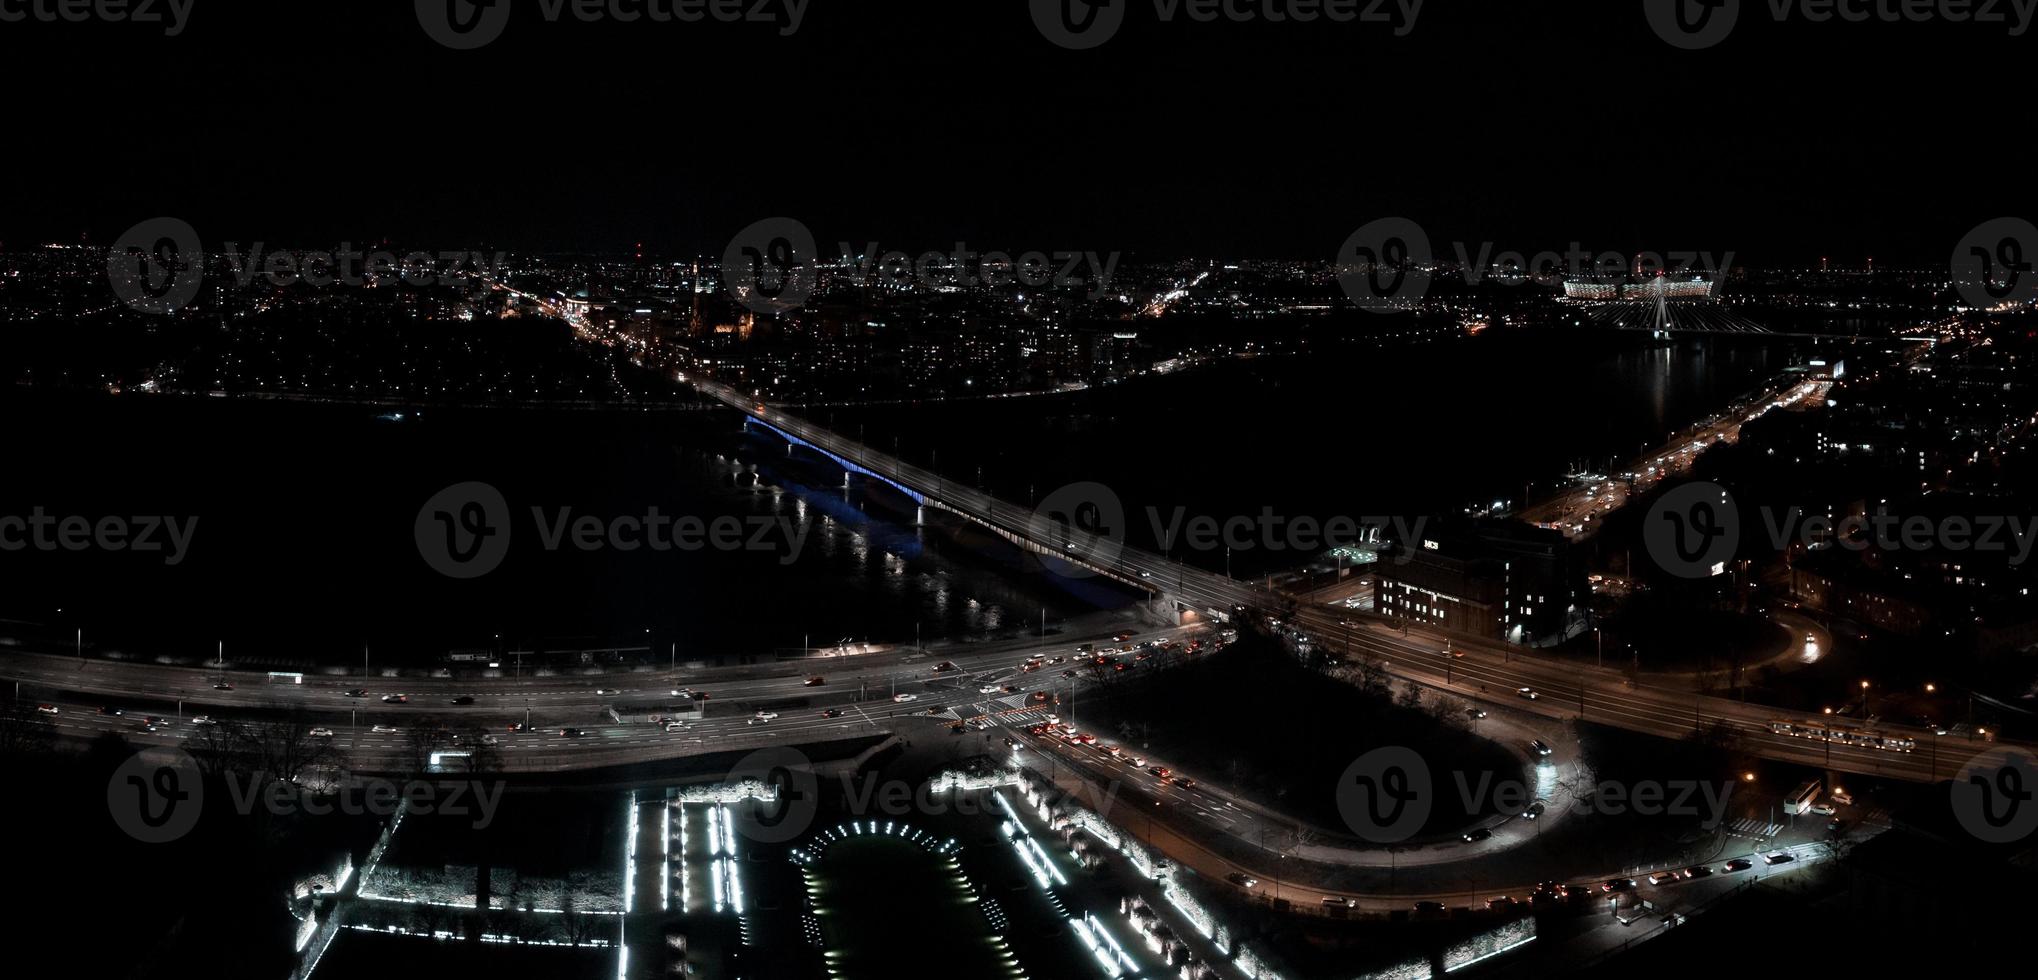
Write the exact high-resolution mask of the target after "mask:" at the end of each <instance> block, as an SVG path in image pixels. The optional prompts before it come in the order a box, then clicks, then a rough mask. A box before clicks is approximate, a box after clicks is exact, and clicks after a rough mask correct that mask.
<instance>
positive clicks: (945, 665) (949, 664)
mask: <svg viewBox="0 0 2038 980" xmlns="http://www.w3.org/2000/svg"><path fill="white" fill-rule="evenodd" d="M954 669H955V662H954V661H952V660H943V661H942V662H940V663H938V664H935V665H934V672H935V673H937V674H946V673H948V672H949V671H951V670H954Z"/></svg>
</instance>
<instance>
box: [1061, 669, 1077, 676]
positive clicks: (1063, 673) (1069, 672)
mask: <svg viewBox="0 0 2038 980" xmlns="http://www.w3.org/2000/svg"><path fill="white" fill-rule="evenodd" d="M1061 675H1062V676H1063V677H1075V676H1076V672H1075V671H1073V670H1064V671H1062V672H1061Z"/></svg>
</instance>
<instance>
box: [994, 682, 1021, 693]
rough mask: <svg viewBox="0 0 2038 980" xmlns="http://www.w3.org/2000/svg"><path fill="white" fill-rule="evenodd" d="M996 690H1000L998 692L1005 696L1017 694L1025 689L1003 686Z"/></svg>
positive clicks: (1009, 685)
mask: <svg viewBox="0 0 2038 980" xmlns="http://www.w3.org/2000/svg"><path fill="white" fill-rule="evenodd" d="M998 690H1000V691H1002V692H1004V693H1006V694H1017V693H1019V692H1020V691H1023V690H1025V688H1023V687H1020V686H1019V685H1017V684H1007V685H1005V686H1003V687H1001V688H999V689H998Z"/></svg>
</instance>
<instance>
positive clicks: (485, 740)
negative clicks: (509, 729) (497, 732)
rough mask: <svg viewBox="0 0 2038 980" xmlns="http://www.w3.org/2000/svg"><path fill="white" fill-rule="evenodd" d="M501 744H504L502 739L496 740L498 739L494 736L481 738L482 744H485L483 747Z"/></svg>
mask: <svg viewBox="0 0 2038 980" xmlns="http://www.w3.org/2000/svg"><path fill="white" fill-rule="evenodd" d="M501 742H502V739H499V738H496V737H495V736H494V735H483V736H481V744H483V745H496V744H499V743H501Z"/></svg>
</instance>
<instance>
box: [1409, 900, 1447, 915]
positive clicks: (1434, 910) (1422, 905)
mask: <svg viewBox="0 0 2038 980" xmlns="http://www.w3.org/2000/svg"><path fill="white" fill-rule="evenodd" d="M1415 914H1416V915H1442V914H1444V903H1442V902H1417V903H1415Z"/></svg>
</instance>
